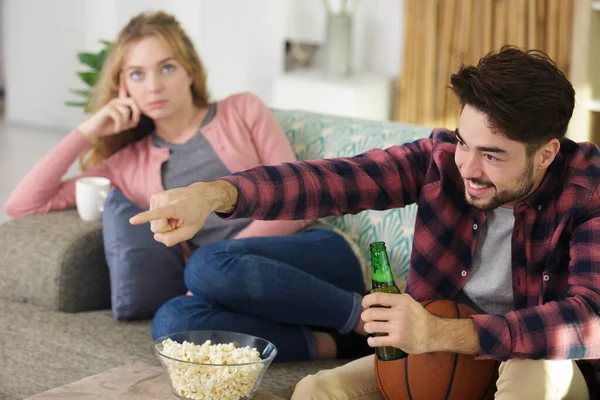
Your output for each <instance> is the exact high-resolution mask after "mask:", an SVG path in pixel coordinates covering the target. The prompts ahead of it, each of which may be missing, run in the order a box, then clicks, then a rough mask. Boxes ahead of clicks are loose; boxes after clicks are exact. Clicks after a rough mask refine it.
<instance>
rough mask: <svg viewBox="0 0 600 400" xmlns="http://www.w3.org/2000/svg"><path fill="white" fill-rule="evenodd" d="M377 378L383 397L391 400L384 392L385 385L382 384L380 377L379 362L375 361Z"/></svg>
mask: <svg viewBox="0 0 600 400" xmlns="http://www.w3.org/2000/svg"><path fill="white" fill-rule="evenodd" d="M374 357H377V355H375V356H374ZM375 376H376V377H377V385H378V386H379V391H380V392H381V394H382V395H383V397H385V400H390V397H389V396H388V395H387V393H386V392H385V391H384V390H383V383H382V382H381V377H380V376H379V364H378V362H377V360H376V361H375Z"/></svg>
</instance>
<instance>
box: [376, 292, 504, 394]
mask: <svg viewBox="0 0 600 400" xmlns="http://www.w3.org/2000/svg"><path fill="white" fill-rule="evenodd" d="M422 304H423V306H424V307H425V309H426V310H427V311H429V312H430V313H432V314H433V315H436V316H438V317H442V318H466V317H468V316H469V315H472V314H476V313H477V312H476V311H475V310H473V309H472V308H470V307H468V306H465V305H463V304H457V303H455V302H453V301H449V300H434V301H429V302H424V303H422ZM497 371H498V363H497V362H496V361H494V360H477V361H476V360H475V357H473V356H468V355H464V354H455V353H448V352H437V353H427V354H413V355H409V356H408V357H406V358H403V359H400V360H394V361H380V360H379V359H377V356H376V357H375V374H376V376H377V384H378V385H379V390H381V393H382V394H383V397H384V398H385V399H386V400H399V399H411V400H436V399H448V400H469V399H493V397H494V393H495V392H496V380H497V379H498V374H497Z"/></svg>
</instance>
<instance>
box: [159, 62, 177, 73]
mask: <svg viewBox="0 0 600 400" xmlns="http://www.w3.org/2000/svg"><path fill="white" fill-rule="evenodd" d="M162 69H163V72H173V71H174V70H175V66H174V65H172V64H167V65H165V66H163V67H162Z"/></svg>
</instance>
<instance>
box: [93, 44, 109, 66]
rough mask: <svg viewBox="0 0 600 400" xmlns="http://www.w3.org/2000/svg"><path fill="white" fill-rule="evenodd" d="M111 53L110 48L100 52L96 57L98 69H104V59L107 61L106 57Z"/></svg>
mask: <svg viewBox="0 0 600 400" xmlns="http://www.w3.org/2000/svg"><path fill="white" fill-rule="evenodd" d="M109 53H110V51H109V50H108V49H104V50H102V51H101V52H100V53H98V56H97V57H96V67H95V68H96V71H101V70H102V66H103V65H104V61H106V58H107V57H108V54H109Z"/></svg>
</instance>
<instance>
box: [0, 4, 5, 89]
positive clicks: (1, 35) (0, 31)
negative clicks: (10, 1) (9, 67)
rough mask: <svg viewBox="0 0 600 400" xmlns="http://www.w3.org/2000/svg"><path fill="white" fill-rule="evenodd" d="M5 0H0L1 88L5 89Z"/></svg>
mask: <svg viewBox="0 0 600 400" xmlns="http://www.w3.org/2000/svg"><path fill="white" fill-rule="evenodd" d="M3 9H4V0H0V88H4V43H3V42H4V37H5V35H4V29H5V25H4V24H3V23H2V15H3V14H4V11H3Z"/></svg>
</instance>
